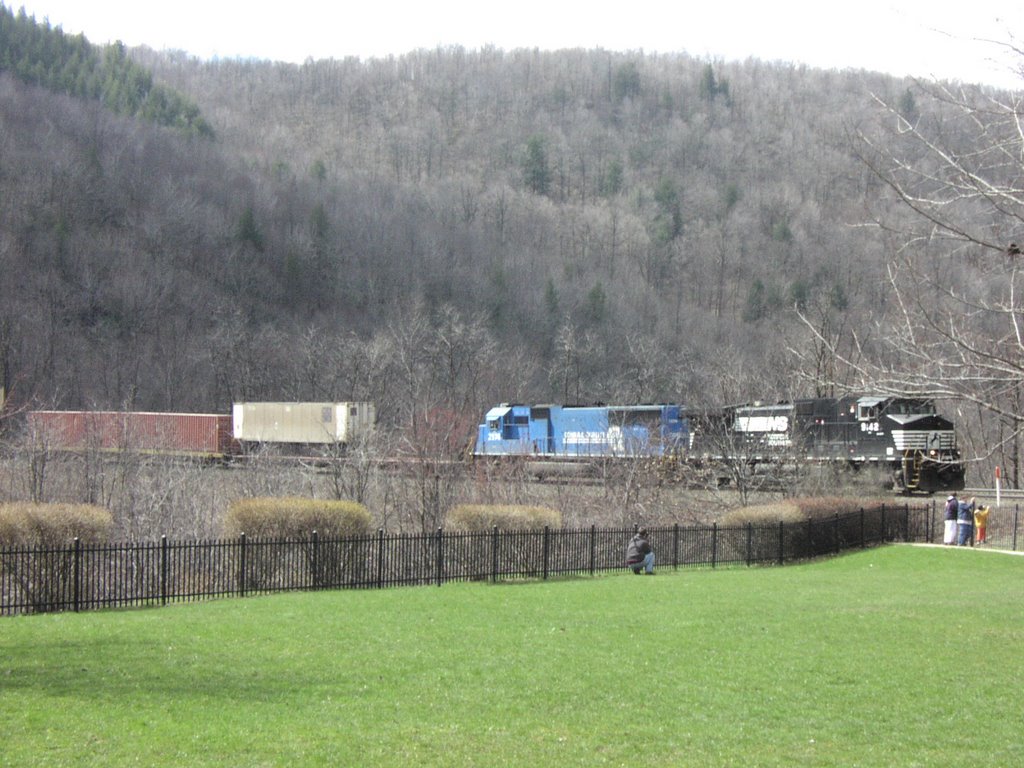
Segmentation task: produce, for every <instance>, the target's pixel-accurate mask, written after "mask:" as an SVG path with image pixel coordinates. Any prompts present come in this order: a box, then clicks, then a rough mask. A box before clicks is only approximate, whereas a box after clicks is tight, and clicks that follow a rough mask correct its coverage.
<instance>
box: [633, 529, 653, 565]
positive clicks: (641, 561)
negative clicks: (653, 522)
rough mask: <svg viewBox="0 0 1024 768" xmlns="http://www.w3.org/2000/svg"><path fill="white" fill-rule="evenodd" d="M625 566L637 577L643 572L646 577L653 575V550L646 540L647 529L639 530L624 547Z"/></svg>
mask: <svg viewBox="0 0 1024 768" xmlns="http://www.w3.org/2000/svg"><path fill="white" fill-rule="evenodd" d="M626 565H627V566H628V567H630V568H632V569H633V573H635V574H636V575H637V576H639V575H640V571H641V570H643V571H644V572H646V573H647V575H648V576H653V575H654V550H653V549H651V542H650V541H648V540H647V529H646V528H641V529H640V530H639V531H637V532H636V534H635V535H634V536H633V538H632V539H630V540H629V546H628V547H626Z"/></svg>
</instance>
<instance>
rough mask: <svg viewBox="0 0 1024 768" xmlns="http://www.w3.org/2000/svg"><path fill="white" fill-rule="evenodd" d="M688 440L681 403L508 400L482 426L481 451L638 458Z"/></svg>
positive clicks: (681, 445) (671, 450)
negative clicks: (566, 403) (591, 403)
mask: <svg viewBox="0 0 1024 768" xmlns="http://www.w3.org/2000/svg"><path fill="white" fill-rule="evenodd" d="M688 445H689V420H688V419H687V417H686V415H685V414H684V412H683V408H682V407H681V406H679V405H618V406H606V405H600V406H562V405H509V404H503V405H499V406H497V407H495V408H491V410H489V411H488V412H487V415H486V416H485V417H484V423H483V424H481V425H480V426H479V427H478V429H477V438H476V447H475V449H474V451H473V453H474V455H476V456H534V457H539V458H562V459H577V458H604V457H607V458H635V457H640V456H665V455H670V454H673V453H677V452H679V451H681V450H684V449H685V448H686V447H688Z"/></svg>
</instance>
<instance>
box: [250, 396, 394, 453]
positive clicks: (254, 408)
mask: <svg viewBox="0 0 1024 768" xmlns="http://www.w3.org/2000/svg"><path fill="white" fill-rule="evenodd" d="M375 421H376V410H375V408H374V405H373V403H235V404H234V407H233V409H232V422H233V427H234V437H235V439H236V440H238V441H240V442H243V443H297V444H308V445H328V444H333V443H350V442H352V441H353V440H354V439H356V438H357V437H360V436H362V435H365V434H368V433H369V432H370V431H372V430H373V426H374V422H375Z"/></svg>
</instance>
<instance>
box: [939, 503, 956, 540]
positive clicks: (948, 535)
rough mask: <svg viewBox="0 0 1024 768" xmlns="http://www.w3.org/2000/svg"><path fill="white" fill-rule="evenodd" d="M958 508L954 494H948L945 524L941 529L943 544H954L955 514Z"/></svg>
mask: <svg viewBox="0 0 1024 768" xmlns="http://www.w3.org/2000/svg"><path fill="white" fill-rule="evenodd" d="M958 509H959V505H958V503H957V500H956V494H955V493H953V494H950V496H949V498H947V499H946V515H945V524H946V526H945V528H943V530H942V543H943V544H956V515H957V510H958Z"/></svg>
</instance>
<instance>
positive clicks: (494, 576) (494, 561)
mask: <svg viewBox="0 0 1024 768" xmlns="http://www.w3.org/2000/svg"><path fill="white" fill-rule="evenodd" d="M500 543H501V539H500V538H499V537H498V526H494V528H493V529H492V530H491V583H497V581H498V547H499V545H500Z"/></svg>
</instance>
